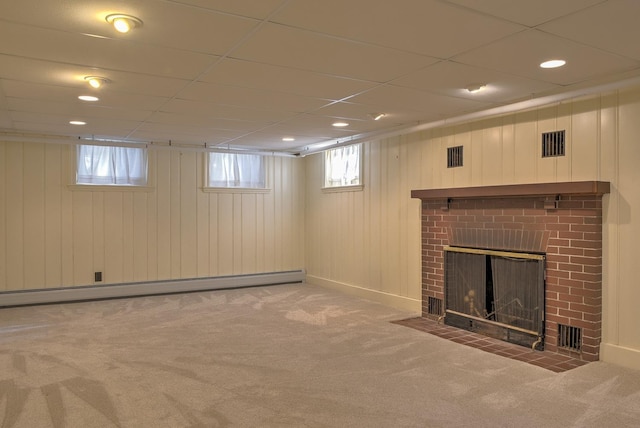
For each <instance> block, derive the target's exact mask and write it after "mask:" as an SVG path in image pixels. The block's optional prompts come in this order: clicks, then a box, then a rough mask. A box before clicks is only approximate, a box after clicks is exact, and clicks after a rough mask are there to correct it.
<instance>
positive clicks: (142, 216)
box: [131, 192, 149, 282]
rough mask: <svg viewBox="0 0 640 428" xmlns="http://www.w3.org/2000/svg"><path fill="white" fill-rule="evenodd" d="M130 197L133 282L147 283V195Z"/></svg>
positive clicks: (135, 194)
mask: <svg viewBox="0 0 640 428" xmlns="http://www.w3.org/2000/svg"><path fill="white" fill-rule="evenodd" d="M131 196H132V198H133V235H132V236H133V281H136V282H141V281H148V280H149V277H148V263H149V253H148V251H149V240H148V235H147V232H148V231H147V221H148V214H147V196H148V195H147V193H146V192H134V193H132V194H131Z"/></svg>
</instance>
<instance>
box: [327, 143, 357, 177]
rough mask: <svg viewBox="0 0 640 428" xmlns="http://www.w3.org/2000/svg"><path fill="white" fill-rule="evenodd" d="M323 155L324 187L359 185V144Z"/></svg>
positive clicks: (339, 148)
mask: <svg viewBox="0 0 640 428" xmlns="http://www.w3.org/2000/svg"><path fill="white" fill-rule="evenodd" d="M325 153H326V155H325V162H324V165H325V186H326V187H336V186H353V185H358V184H360V144H354V145H351V146H344V147H338V148H337V149H331V150H327V151H326V152H325Z"/></svg>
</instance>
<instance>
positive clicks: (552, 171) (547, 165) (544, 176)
mask: <svg viewBox="0 0 640 428" xmlns="http://www.w3.org/2000/svg"><path fill="white" fill-rule="evenodd" d="M537 113H538V120H537V121H536V130H535V134H534V141H535V146H536V152H535V155H536V157H535V159H536V162H535V163H536V164H537V171H536V176H537V179H540V181H555V180H556V177H557V175H558V174H557V169H558V157H547V158H543V157H542V147H541V145H542V133H544V132H553V131H558V130H559V129H558V106H557V105H553V106H549V107H544V108H541V109H538V110H537ZM565 147H566V145H565Z"/></svg>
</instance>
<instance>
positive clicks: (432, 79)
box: [391, 61, 559, 103]
mask: <svg viewBox="0 0 640 428" xmlns="http://www.w3.org/2000/svg"><path fill="white" fill-rule="evenodd" d="M391 84H392V85H396V86H403V87H407V88H412V89H418V90H422V91H429V92H433V93H436V94H440V95H447V96H451V97H460V98H469V99H472V100H476V101H482V102H489V103H503V102H511V101H515V100H519V99H520V98H522V97H523V94H526V95H525V96H527V97H530V96H531V95H533V94H538V93H541V92H545V91H550V90H553V89H557V88H558V87H559V86H558V85H554V84H552V83H548V82H542V81H538V80H532V79H527V78H524V77H518V76H514V75H512V74H506V73H500V72H498V71H495V70H489V69H486V68H478V67H472V66H469V65H465V64H460V63H456V62H453V61H442V62H439V63H437V64H434V65H432V66H429V67H426V68H423V69H422V70H419V71H416V72H414V73H411V74H408V75H406V76H404V77H401V78H399V79H396V80H394V81H392V82H391ZM472 84H484V85H487V86H486V89H484V90H483V91H481V92H478V93H475V94H472V93H470V92H469V91H468V90H466V89H465V88H467V87H469V86H470V85H472Z"/></svg>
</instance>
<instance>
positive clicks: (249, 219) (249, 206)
mask: <svg viewBox="0 0 640 428" xmlns="http://www.w3.org/2000/svg"><path fill="white" fill-rule="evenodd" d="M240 196H241V211H240V212H241V215H242V235H241V239H242V255H241V256H240V259H241V260H242V268H241V270H243V271H249V272H256V271H257V270H256V265H257V263H256V252H257V248H256V242H257V239H256V238H257V237H256V194H254V193H245V194H242V195H240Z"/></svg>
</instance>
